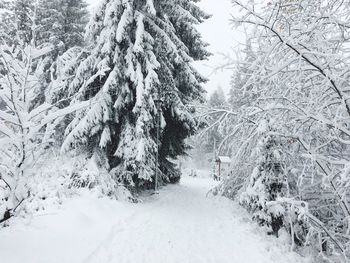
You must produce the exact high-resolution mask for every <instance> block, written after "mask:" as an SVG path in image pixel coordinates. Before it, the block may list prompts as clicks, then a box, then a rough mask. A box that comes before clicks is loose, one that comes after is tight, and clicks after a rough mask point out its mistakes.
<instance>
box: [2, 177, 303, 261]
mask: <svg viewBox="0 0 350 263" xmlns="http://www.w3.org/2000/svg"><path fill="white" fill-rule="evenodd" d="M211 184H212V182H211V181H210V180H208V179H193V178H184V179H183V180H182V182H181V184H180V185H175V186H168V187H166V188H164V189H163V190H162V191H161V192H160V195H159V196H152V197H148V198H147V200H145V202H144V203H142V204H126V203H120V202H113V201H110V200H107V199H96V198H93V197H89V196H88V195H86V196H84V198H79V199H77V200H72V201H71V202H68V204H67V205H65V206H64V207H65V208H64V209H61V210H59V211H58V212H56V213H55V214H53V215H51V214H49V215H43V216H41V217H36V218H33V219H32V220H31V221H30V222H28V223H27V224H26V225H23V224H20V223H17V224H16V225H15V226H14V227H11V228H8V229H5V230H1V231H0V259H2V260H1V261H2V262H7V263H23V262H27V263H56V262H57V263H58V262H60V263H107V262H111V263H158V262H159V263H186V262H188V263H209V262H212V263H226V262H227V263H229V262H230V263H272V262H273V263H304V262H307V261H306V260H305V259H304V260H303V259H302V258H301V257H299V256H298V255H296V254H294V253H290V252H288V247H287V246H279V247H278V248H277V247H275V245H276V244H277V242H276V240H274V239H273V238H272V237H266V235H264V234H263V233H261V232H260V230H258V228H257V227H255V226H254V225H253V224H251V223H249V220H247V218H246V215H245V213H244V212H243V211H242V210H241V208H239V207H238V206H236V205H235V204H234V203H233V202H232V201H229V200H226V199H224V198H212V197H210V198H206V193H207V191H208V190H209V189H210V187H211V186H212V185H211ZM3 259H5V260H3Z"/></svg>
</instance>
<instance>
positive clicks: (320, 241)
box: [208, 0, 350, 262]
mask: <svg viewBox="0 0 350 263" xmlns="http://www.w3.org/2000/svg"><path fill="white" fill-rule="evenodd" d="M233 2H234V4H235V6H236V7H238V8H239V9H240V10H241V11H242V12H241V14H239V15H237V17H234V19H233V20H234V22H235V23H236V25H238V26H241V25H244V26H245V27H246V28H245V29H246V31H247V32H248V36H247V39H250V40H251V45H250V53H251V54H252V56H250V58H251V59H252V61H251V62H250V63H245V61H244V60H243V63H240V66H239V67H237V68H238V73H237V74H239V72H242V73H243V75H244V74H246V73H247V75H248V76H249V77H248V78H247V79H244V81H243V87H242V88H241V89H242V90H243V91H244V90H245V91H247V93H248V97H247V98H248V99H247V100H246V101H245V103H244V104H241V105H240V104H237V105H236V106H235V107H233V108H232V110H227V109H216V110H211V111H209V112H208V114H217V113H221V117H220V120H218V122H217V125H224V126H225V127H226V130H229V132H227V136H226V139H224V141H226V142H230V144H231V145H232V147H233V148H234V149H235V150H234V152H235V157H234V158H233V160H234V164H233V167H234V171H233V173H234V176H232V178H230V179H229V180H227V181H226V182H224V183H223V184H222V185H221V186H220V190H221V192H222V193H223V194H225V195H227V196H229V197H232V198H235V197H236V196H237V194H239V193H240V192H244V191H245V190H246V187H247V185H249V184H246V183H243V184H242V183H241V182H242V181H243V182H246V181H247V180H248V178H247V175H249V174H253V169H254V167H255V165H254V163H255V161H254V158H251V152H252V151H253V150H254V147H255V145H256V141H257V140H258V138H259V136H258V135H259V132H258V127H259V123H260V122H261V120H264V119H266V117H269V118H271V116H273V119H274V126H273V127H274V129H275V131H274V133H275V135H276V136H277V135H278V137H279V138H283V141H284V145H283V149H284V153H285V154H288V162H287V163H286V170H288V174H287V175H288V178H287V181H288V184H287V186H288V191H287V192H288V194H287V196H288V197H287V198H281V199H280V200H279V201H276V202H275V203H279V204H281V205H283V206H284V207H285V208H286V210H285V211H287V214H286V216H285V219H287V218H292V219H291V220H290V221H291V222H294V221H293V220H294V219H295V218H298V219H297V220H296V221H295V222H298V221H299V219H300V218H301V217H302V218H303V223H302V225H303V228H304V229H303V230H302V231H299V234H300V235H299V237H298V240H299V241H301V242H298V244H299V245H310V244H311V245H312V246H313V248H314V249H315V250H317V251H318V252H319V257H320V258H322V259H327V260H330V259H334V258H335V261H337V262H347V261H348V258H349V255H350V251H349V249H348V247H350V246H349V239H348V237H349V234H348V233H349V224H348V220H349V218H350V209H349V207H350V204H349V201H348V200H349V199H348V196H349V194H350V192H349V188H347V189H345V188H344V186H345V185H349V183H348V182H349V180H350V177H349V176H348V172H347V168H346V167H348V164H349V162H350V159H349V157H348V154H347V152H348V151H349V138H350V137H349V135H350V133H349V130H348V127H349V126H348V121H349V118H350V115H349V114H350V111H349V105H348V103H349V102H348V97H349V85H348V84H349V81H348V80H349V76H348V73H347V72H348V71H349V68H348V65H349V59H350V53H349V51H348V48H347V47H348V45H349V38H348V36H349V34H350V32H349V28H350V27H349V21H348V19H347V17H348V15H349V14H350V8H349V5H348V3H345V2H344V1H312V2H310V1H305V0H297V1H280V0H275V1H269V2H268V3H266V2H260V1H248V0H247V1H239V0H237V1H236V0H235V1H233ZM325 14H326V15H325ZM239 86H241V85H239ZM235 96H237V94H236V95H235ZM238 96H239V93H238ZM227 119H229V120H230V121H227ZM237 178H240V179H239V180H238V179H237ZM249 179H250V178H249ZM249 182H250V181H249ZM250 183H251V182H250ZM232 193H234V194H232ZM340 193H341V194H340ZM295 204H298V205H297V206H298V209H297V210H298V211H297V212H295V211H296V210H294V207H295ZM300 211H301V212H300ZM293 218H294V219H293ZM304 219H305V220H304ZM297 224H299V223H297ZM284 225H285V226H286V225H287V224H286V223H285V224H284ZM291 225H294V223H292V224H291ZM289 227H290V229H291V230H290V233H291V236H292V237H293V232H294V230H295V229H294V227H296V225H294V227H293V226H288V227H287V228H289ZM294 234H295V232H294ZM294 237H295V235H294ZM294 237H293V238H292V240H293V239H294Z"/></svg>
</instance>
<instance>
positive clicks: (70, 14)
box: [36, 0, 88, 53]
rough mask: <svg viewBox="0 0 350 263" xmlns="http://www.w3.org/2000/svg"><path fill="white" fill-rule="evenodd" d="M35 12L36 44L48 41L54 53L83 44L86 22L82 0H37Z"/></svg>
mask: <svg viewBox="0 0 350 263" xmlns="http://www.w3.org/2000/svg"><path fill="white" fill-rule="evenodd" d="M37 13H38V14H37V22H36V23H37V26H38V36H37V44H38V45H44V44H48V43H50V44H51V45H53V46H55V49H56V53H62V52H64V51H66V50H68V49H69V48H72V47H74V46H83V44H84V43H83V42H84V29H85V26H86V24H87V22H88V10H87V4H86V2H85V1H84V0H39V2H38V8H37Z"/></svg>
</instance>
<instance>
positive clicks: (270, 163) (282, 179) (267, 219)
mask: <svg viewBox="0 0 350 263" xmlns="http://www.w3.org/2000/svg"><path fill="white" fill-rule="evenodd" d="M259 133H260V139H259V141H258V145H257V152H256V156H257V161H256V166H255V168H254V170H253V173H252V174H251V176H250V181H249V183H248V185H247V188H246V190H245V191H244V192H243V193H242V194H241V198H240V202H241V204H242V205H244V206H245V207H246V208H247V209H248V210H249V211H250V212H252V213H253V219H255V220H256V221H257V222H258V223H259V224H261V225H267V226H269V227H271V230H272V231H271V233H272V234H274V235H276V236H278V231H279V229H280V228H281V227H282V226H283V223H284V222H283V219H284V214H285V210H284V207H283V206H282V205H281V204H279V203H278V202H277V201H278V198H281V197H283V196H285V191H286V174H285V164H284V163H285V160H284V157H283V151H282V145H281V142H280V141H279V140H278V137H277V136H276V135H274V133H273V129H272V128H271V126H270V124H269V123H268V122H267V121H265V120H264V121H262V122H261V123H260V126H259Z"/></svg>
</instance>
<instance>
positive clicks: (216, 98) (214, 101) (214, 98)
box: [209, 86, 226, 108]
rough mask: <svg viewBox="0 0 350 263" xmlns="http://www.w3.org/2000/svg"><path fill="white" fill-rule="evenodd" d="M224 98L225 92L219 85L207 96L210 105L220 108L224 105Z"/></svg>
mask: <svg viewBox="0 0 350 263" xmlns="http://www.w3.org/2000/svg"><path fill="white" fill-rule="evenodd" d="M225 103H226V98H225V93H224V91H223V90H222V88H221V87H220V86H219V87H218V88H217V89H216V90H215V91H214V92H213V94H211V96H210V98H209V105H210V107H216V108H219V107H220V108H222V107H224V106H225Z"/></svg>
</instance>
